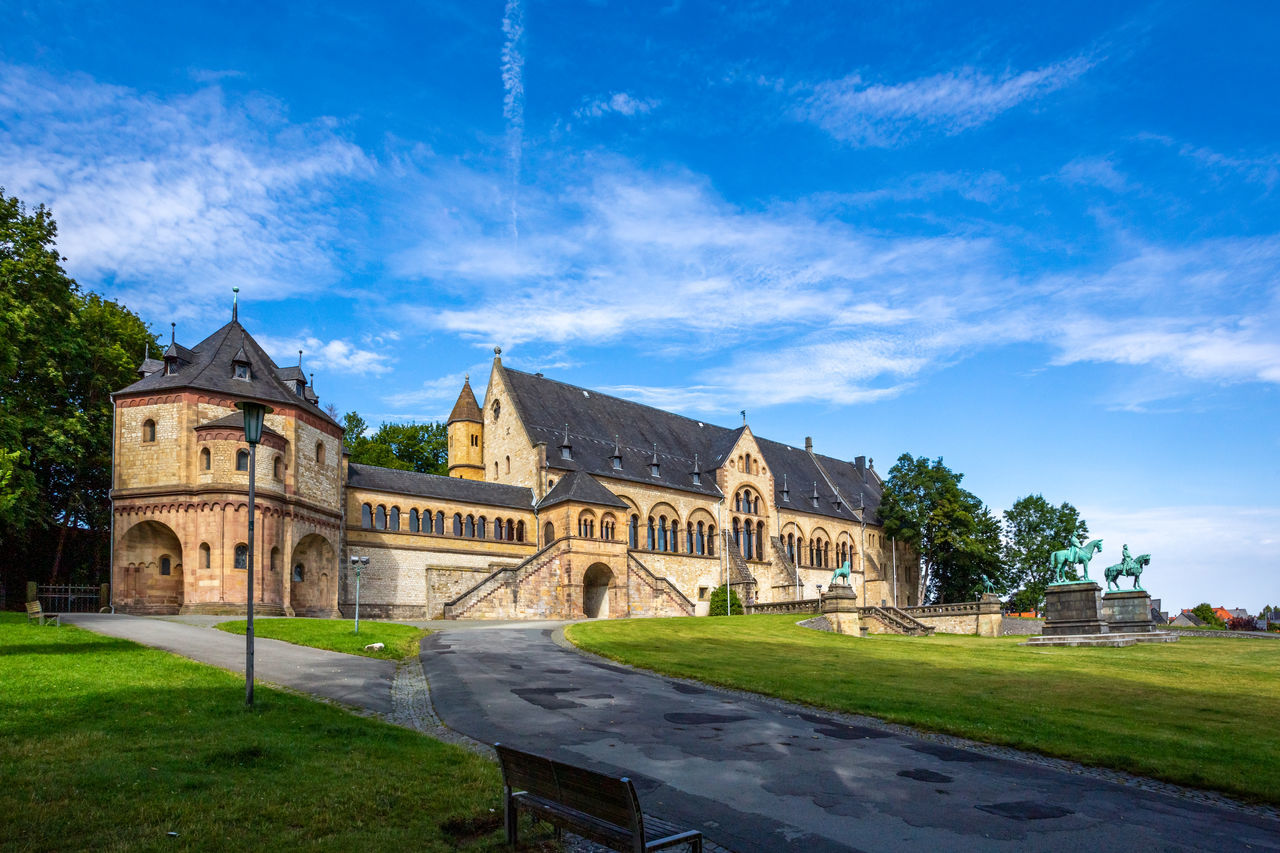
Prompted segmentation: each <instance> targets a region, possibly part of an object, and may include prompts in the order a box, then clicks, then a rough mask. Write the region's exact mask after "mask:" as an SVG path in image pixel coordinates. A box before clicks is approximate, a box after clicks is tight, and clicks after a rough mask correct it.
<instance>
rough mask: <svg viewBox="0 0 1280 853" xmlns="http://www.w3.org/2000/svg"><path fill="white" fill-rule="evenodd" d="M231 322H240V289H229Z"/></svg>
mask: <svg viewBox="0 0 1280 853" xmlns="http://www.w3.org/2000/svg"><path fill="white" fill-rule="evenodd" d="M231 322H233V323H238V322H240V288H238V287H233V288H231Z"/></svg>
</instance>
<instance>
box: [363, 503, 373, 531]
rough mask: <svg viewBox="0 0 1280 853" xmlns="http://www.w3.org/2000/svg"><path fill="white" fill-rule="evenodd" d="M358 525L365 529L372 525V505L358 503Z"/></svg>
mask: <svg viewBox="0 0 1280 853" xmlns="http://www.w3.org/2000/svg"><path fill="white" fill-rule="evenodd" d="M360 526H361V527H363V528H364V529H365V530H368V529H369V528H370V527H373V507H371V506H369V505H368V504H361V505H360Z"/></svg>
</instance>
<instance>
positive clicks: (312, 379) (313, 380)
mask: <svg viewBox="0 0 1280 853" xmlns="http://www.w3.org/2000/svg"><path fill="white" fill-rule="evenodd" d="M315 389H316V373H315V371H314V370H313V371H311V390H312V391H314V390H315Z"/></svg>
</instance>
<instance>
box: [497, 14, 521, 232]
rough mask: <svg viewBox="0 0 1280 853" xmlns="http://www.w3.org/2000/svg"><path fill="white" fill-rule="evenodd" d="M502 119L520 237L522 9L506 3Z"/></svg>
mask: <svg viewBox="0 0 1280 853" xmlns="http://www.w3.org/2000/svg"><path fill="white" fill-rule="evenodd" d="M502 34H503V36H504V39H505V40H504V41H503V43H502V89H503V98H502V115H503V117H504V118H505V119H506V120H507V156H508V157H509V158H510V168H511V189H510V193H511V196H510V205H511V236H512V237H513V238H515V239H517V240H518V239H519V237H520V205H519V191H520V174H521V172H522V170H523V164H524V53H523V49H524V45H523V42H524V6H523V5H522V3H521V0H507V6H506V9H505V10H504V12H503V14H502Z"/></svg>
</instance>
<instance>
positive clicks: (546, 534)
mask: <svg viewBox="0 0 1280 853" xmlns="http://www.w3.org/2000/svg"><path fill="white" fill-rule="evenodd" d="M542 540H543V541H542V544H543V545H550V544H551V543H552V542H554V541H556V526H555V525H554V524H552V523H551V522H549V521H548V522H547V523H546V524H545V525H543V527H542Z"/></svg>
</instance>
